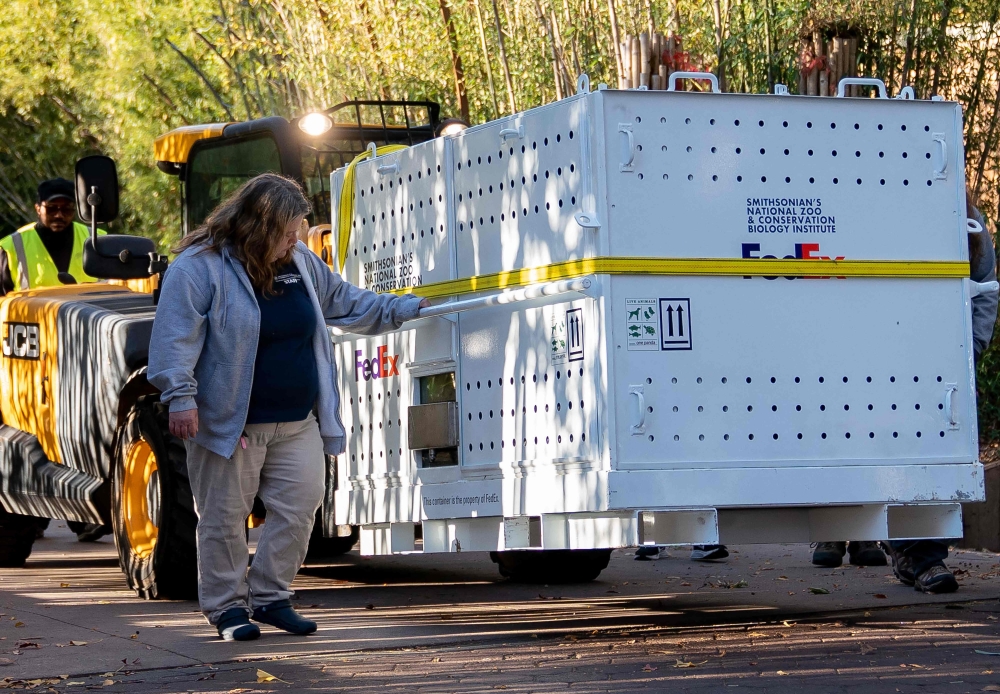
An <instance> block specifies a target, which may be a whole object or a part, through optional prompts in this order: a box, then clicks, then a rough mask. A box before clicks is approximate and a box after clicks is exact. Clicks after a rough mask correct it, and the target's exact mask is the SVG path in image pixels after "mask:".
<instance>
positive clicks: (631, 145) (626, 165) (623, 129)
mask: <svg viewBox="0 0 1000 694" xmlns="http://www.w3.org/2000/svg"><path fill="white" fill-rule="evenodd" d="M618 132H620V133H622V134H623V135H625V137H626V138H627V144H626V147H627V148H628V149H627V150H626V151H623V152H622V159H623V160H624V161H622V163H621V164H619V165H618V170H619V171H632V162H633V161H635V135H634V134H632V124H631V123H619V124H618Z"/></svg>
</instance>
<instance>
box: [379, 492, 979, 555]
mask: <svg viewBox="0 0 1000 694" xmlns="http://www.w3.org/2000/svg"><path fill="white" fill-rule="evenodd" d="M417 525H418V524H417V523H378V524H373V525H368V526H363V527H362V529H361V554H362V555H363V556H374V555H389V554H414V553H417V554H421V553H422V554H432V553H440V552H494V551H505V550H556V549H560V550H562V549H574V550H576V549H609V548H621V547H635V546H639V545H713V544H763V543H808V542H833V541H843V540H918V539H926V538H941V539H950V538H955V537H959V536H961V534H962V505H961V504H958V503H944V504H935V503H923V504H865V505H860V506H819V507H817V506H813V507H808V506H807V507H784V508H783V507H768V508H722V509H714V508H701V509H662V510H656V511H634V512H619V513H553V514H545V515H542V516H517V517H512V518H504V517H500V516H487V517H483V518H451V519H446V520H427V521H424V522H423V523H422V524H420V525H422V528H421V530H422V536H423V541H422V543H421V542H418V540H417V539H416V529H417ZM532 526H536V527H537V529H538V532H537V534H535V533H533V532H532Z"/></svg>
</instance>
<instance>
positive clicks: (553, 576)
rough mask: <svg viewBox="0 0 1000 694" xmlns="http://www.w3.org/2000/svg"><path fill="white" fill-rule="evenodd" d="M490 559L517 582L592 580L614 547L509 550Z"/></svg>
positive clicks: (493, 555)
mask: <svg viewBox="0 0 1000 694" xmlns="http://www.w3.org/2000/svg"><path fill="white" fill-rule="evenodd" d="M490 559H492V560H493V563H494V564H496V565H497V568H499V569H500V575H501V576H503V577H505V578H509V579H510V580H512V581H515V582H517V583H589V582H590V581H593V580H594V579H595V578H597V577H598V576H600V574H601V572H602V571H604V569H605V568H607V566H608V561H609V560H610V559H611V550H610V549H543V550H509V551H506V552H490Z"/></svg>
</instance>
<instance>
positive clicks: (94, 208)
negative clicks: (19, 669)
mask: <svg viewBox="0 0 1000 694" xmlns="http://www.w3.org/2000/svg"><path fill="white" fill-rule="evenodd" d="M76 213H77V215H78V216H79V218H80V220H81V221H83V222H86V223H87V224H93V223H95V222H96V223H98V224H103V223H107V222H111V221H114V220H115V219H116V218H117V217H118V170H117V169H116V168H115V162H114V160H113V159H112V158H111V157H105V156H103V155H99V154H97V155H94V156H90V157H84V158H83V159H81V160H79V161H78V162H76Z"/></svg>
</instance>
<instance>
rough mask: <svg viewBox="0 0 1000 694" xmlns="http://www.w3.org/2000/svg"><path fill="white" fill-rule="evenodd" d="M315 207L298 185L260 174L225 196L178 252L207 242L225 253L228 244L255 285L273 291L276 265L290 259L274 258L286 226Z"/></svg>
mask: <svg viewBox="0 0 1000 694" xmlns="http://www.w3.org/2000/svg"><path fill="white" fill-rule="evenodd" d="M311 209H312V206H311V205H310V204H309V200H308V199H307V198H306V196H305V194H304V193H303V192H302V187H301V186H300V185H299V184H298V183H296V182H295V181H293V180H292V179H290V178H286V177H284V176H280V175H278V174H274V173H265V174H260V175H259V176H254V177H253V178H251V179H250V180H249V181H247V182H246V183H244V184H243V185H241V186H240V187H239V188H237V189H236V190H235V191H234V192H233V193H232V195H230V196H229V197H228V198H226V199H225V200H223V201H222V203H220V204H219V206H218V207H216V208H215V209H214V210H212V213H211V214H210V215H208V217H207V218H206V219H205V221H204V222H203V223H202V225H201V226H200V227H198V228H197V229H195V230H194V231H193V232H191V233H190V234H188V235H187V236H185V237H184V238H183V239H181V241H180V243H178V244H177V246H176V247H175V248H174V249H173V250H174V252H175V253H180V252H181V251H183V250H184V249H185V248H188V247H190V246H194V245H197V244H205V247H206V248H208V249H211V250H214V251H220V252H221V250H222V248H223V247H226V248H227V249H228V250H229V252H230V253H231V254H232V255H233V257H235V258H236V259H238V260H239V261H240V262H241V263H243V267H244V268H245V269H246V272H247V275H248V276H249V278H250V284H252V285H253V287H254V289H256V290H257V291H259V292H261V293H262V294H264V295H270V294H273V293H274V271H275V268H276V267H277V266H278V265H280V264H281V263H282V262H286V261H287V258H279V259H277V260H274V259H273V258H274V253H275V250H276V248H277V247H278V244H279V242H280V241H281V239H282V236H283V235H284V231H285V227H287V226H288V224H289V223H290V222H291V221H292V220H293V219H295V218H296V217H300V216H303V215H306V214H309V211H310V210H311Z"/></svg>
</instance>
